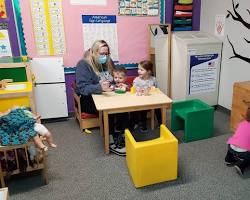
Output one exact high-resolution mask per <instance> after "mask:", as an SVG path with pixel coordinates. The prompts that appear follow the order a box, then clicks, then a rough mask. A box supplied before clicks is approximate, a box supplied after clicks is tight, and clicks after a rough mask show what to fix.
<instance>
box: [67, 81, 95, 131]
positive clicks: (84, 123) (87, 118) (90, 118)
mask: <svg viewBox="0 0 250 200" xmlns="http://www.w3.org/2000/svg"><path fill="white" fill-rule="evenodd" d="M71 89H72V93H73V102H74V112H75V119H76V120H77V121H78V123H79V126H80V129H81V130H83V129H87V128H95V127H100V123H99V117H98V116H97V115H93V114H89V113H85V112H81V101H80V98H81V96H80V95H77V94H76V92H75V83H72V87H71Z"/></svg>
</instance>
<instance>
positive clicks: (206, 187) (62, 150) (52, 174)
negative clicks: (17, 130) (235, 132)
mask: <svg viewBox="0 0 250 200" xmlns="http://www.w3.org/2000/svg"><path fill="white" fill-rule="evenodd" d="M46 126H47V127H48V128H49V129H50V130H51V132H52V133H53V136H54V139H55V142H56V143H57V145H58V148H56V149H50V150H49V152H48V154H49V156H48V159H49V169H48V176H49V183H48V185H44V184H43V182H42V179H41V174H40V173H29V174H25V175H19V176H15V177H12V178H11V179H10V180H9V181H8V187H9V191H10V198H11V200H27V199H29V200H30V199H32V200H33V199H34V200H40V199H41V200H47V199H48V200H68V199H144V200H146V199H176V200H177V199H185V200H186V199H191V200H196V199H197V200H203V199H211V200H214V199H215V200H217V199H227V200H234V199H235V200H236V199H237V200H249V199H250V190H249V186H250V178H249V174H250V173H248V172H247V173H246V174H245V176H244V177H241V176H239V175H238V174H237V173H236V171H235V169H234V167H227V166H225V164H224V157H225V153H226V151H227V146H226V140H227V138H228V137H229V136H230V134H231V132H230V130H229V115H228V114H227V112H224V111H223V110H220V109H218V110H217V111H216V112H215V136H214V137H213V138H210V139H206V140H200V141H196V142H190V143H183V142H182V134H183V133H182V132H181V131H178V132H176V136H177V138H178V139H179V166H178V179H177V180H175V181H171V182H165V183H160V184H155V185H151V186H147V187H143V188H141V189H136V188H135V187H134V186H133V183H132V181H131V179H130V176H129V174H128V170H127V167H126V160H125V157H119V156H117V155H114V154H110V155H105V154H104V149H103V139H102V137H101V136H100V133H99V129H94V130H93V133H92V134H84V133H81V131H80V129H79V127H78V124H77V123H76V121H75V120H74V119H69V120H67V121H63V122H56V123H47V124H46ZM249 171H250V170H249Z"/></svg>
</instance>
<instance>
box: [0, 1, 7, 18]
mask: <svg viewBox="0 0 250 200" xmlns="http://www.w3.org/2000/svg"><path fill="white" fill-rule="evenodd" d="M0 18H7V13H6V7H5V1H4V0H0Z"/></svg>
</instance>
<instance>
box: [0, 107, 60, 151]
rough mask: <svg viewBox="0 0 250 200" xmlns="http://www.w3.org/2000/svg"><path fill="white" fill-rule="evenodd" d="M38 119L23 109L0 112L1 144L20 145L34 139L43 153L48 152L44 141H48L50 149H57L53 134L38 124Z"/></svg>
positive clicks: (15, 108)
mask: <svg viewBox="0 0 250 200" xmlns="http://www.w3.org/2000/svg"><path fill="white" fill-rule="evenodd" d="M37 119H38V117H36V116H35V115H34V114H33V113H32V112H30V111H29V110H27V109H25V108H21V107H14V108H12V109H11V110H8V111H6V112H4V113H1V112H0V124H1V126H0V144H1V145H3V146H7V145H20V144H25V143H28V142H29V140H30V139H33V140H34V143H35V145H36V147H37V148H39V149H40V150H42V151H47V150H48V147H47V146H46V145H44V143H43V140H46V141H47V143H48V145H49V146H50V147H56V145H55V144H54V143H53V139H52V135H51V133H50V132H49V131H48V129H47V128H46V127H45V126H44V125H42V124H40V123H37Z"/></svg>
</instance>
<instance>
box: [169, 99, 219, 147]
mask: <svg viewBox="0 0 250 200" xmlns="http://www.w3.org/2000/svg"><path fill="white" fill-rule="evenodd" d="M182 129H184V141H185V142H191V141H195V140H201V139H206V138H210V137H212V136H213V129H214V108H213V107H211V106H209V105H208V104H206V103H204V102H203V101H201V100H199V99H189V100H182V101H174V102H173V104H172V110H171V130H172V131H177V130H182Z"/></svg>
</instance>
